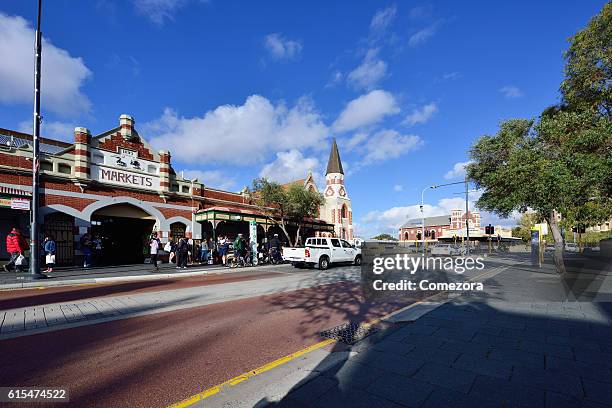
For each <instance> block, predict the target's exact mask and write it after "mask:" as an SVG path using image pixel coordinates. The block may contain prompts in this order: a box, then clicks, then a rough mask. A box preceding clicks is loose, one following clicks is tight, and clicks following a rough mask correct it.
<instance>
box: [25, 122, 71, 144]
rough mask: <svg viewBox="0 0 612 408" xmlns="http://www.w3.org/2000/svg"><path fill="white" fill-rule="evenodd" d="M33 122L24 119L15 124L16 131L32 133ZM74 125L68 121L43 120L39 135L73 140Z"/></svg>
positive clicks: (67, 140) (68, 140)
mask: <svg viewBox="0 0 612 408" xmlns="http://www.w3.org/2000/svg"><path fill="white" fill-rule="evenodd" d="M32 126H33V123H32V121H31V120H24V121H23V122H20V123H19V125H17V131H19V132H23V133H28V134H32ZM75 127H76V125H75V124H74V123H69V122H59V121H50V122H48V121H45V120H43V122H42V124H41V125H40V135H41V136H42V137H44V138H48V139H56V140H63V141H65V142H73V141H74V128H75Z"/></svg>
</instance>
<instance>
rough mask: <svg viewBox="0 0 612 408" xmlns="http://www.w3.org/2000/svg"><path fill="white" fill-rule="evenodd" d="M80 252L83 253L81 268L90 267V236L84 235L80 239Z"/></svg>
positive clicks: (91, 247) (91, 252) (91, 245)
mask: <svg viewBox="0 0 612 408" xmlns="http://www.w3.org/2000/svg"><path fill="white" fill-rule="evenodd" d="M80 242H81V251H83V255H84V257H85V258H84V260H83V268H89V267H90V266H91V256H92V254H93V242H92V240H91V234H89V233H86V234H84V235H83V236H82V237H81V241H80Z"/></svg>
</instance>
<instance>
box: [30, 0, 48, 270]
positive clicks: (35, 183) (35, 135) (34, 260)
mask: <svg viewBox="0 0 612 408" xmlns="http://www.w3.org/2000/svg"><path fill="white" fill-rule="evenodd" d="M41 11H42V0H38V18H37V21H36V42H35V54H36V59H35V64H34V126H33V129H32V130H33V132H32V202H31V208H30V277H31V278H32V279H44V278H46V277H47V276H46V275H44V274H41V273H40V268H39V265H38V264H39V259H40V243H39V242H38V235H39V230H38V206H39V202H38V199H39V194H38V189H39V171H40V157H39V156H40V146H39V143H40V122H41V119H42V118H41V116H40V65H41V58H42V34H41V32H40V18H41Z"/></svg>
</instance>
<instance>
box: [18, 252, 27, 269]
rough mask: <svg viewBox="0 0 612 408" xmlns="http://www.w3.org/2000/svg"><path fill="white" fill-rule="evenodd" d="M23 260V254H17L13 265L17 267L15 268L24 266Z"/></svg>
mask: <svg viewBox="0 0 612 408" xmlns="http://www.w3.org/2000/svg"><path fill="white" fill-rule="evenodd" d="M25 259H26V257H25V256H23V254H19V256H18V257H17V259H15V265H17V266H21V265H25V262H26V260H25Z"/></svg>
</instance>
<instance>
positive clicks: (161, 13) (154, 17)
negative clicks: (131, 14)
mask: <svg viewBox="0 0 612 408" xmlns="http://www.w3.org/2000/svg"><path fill="white" fill-rule="evenodd" d="M132 1H133V2H134V7H135V8H136V11H137V12H138V13H139V14H141V15H143V16H145V17H147V18H148V19H149V20H151V21H152V22H153V23H155V24H157V25H163V24H164V23H165V22H166V20H168V21H173V20H174V14H176V12H178V11H179V10H180V9H181V8H183V7H185V6H186V5H187V3H188V2H189V0H132Z"/></svg>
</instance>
